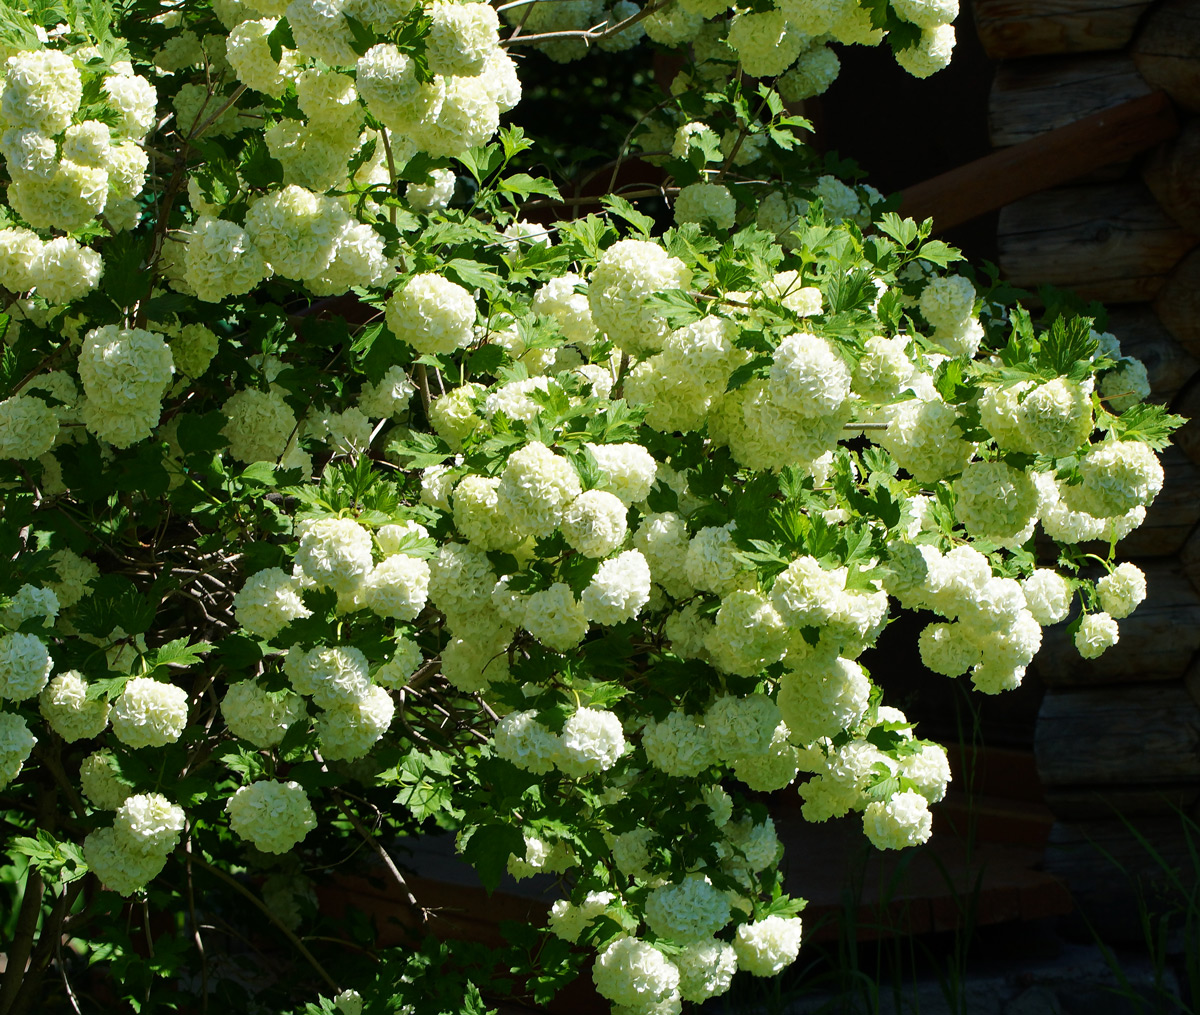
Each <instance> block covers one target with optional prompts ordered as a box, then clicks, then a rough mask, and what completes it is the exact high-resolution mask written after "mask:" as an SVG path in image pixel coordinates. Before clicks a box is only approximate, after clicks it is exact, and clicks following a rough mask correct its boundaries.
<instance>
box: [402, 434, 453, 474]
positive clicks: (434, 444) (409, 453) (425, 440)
mask: <svg viewBox="0 0 1200 1015" xmlns="http://www.w3.org/2000/svg"><path fill="white" fill-rule="evenodd" d="M390 450H391V451H392V452H393V453H394V454H395V455H396V457H397V459H398V460H399V464H400V466H401V467H402V468H405V469H427V468H429V466H431V465H441V464H442V462H444V461H445V460H446V459H447V458H453V457H454V450H453V449H452V448H451V447H450V445H449V444H447V443H446V442H445V441H444V440H442V439H441V438H440V437H437V436H435V435H434V434H431V433H421V432H420V431H418V430H414V431H412V432H410V433H409V435H408V438H407V439H406V440H398V441H394V442H393V443H392V445H391V447H390Z"/></svg>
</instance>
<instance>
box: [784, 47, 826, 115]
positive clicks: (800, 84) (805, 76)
mask: <svg viewBox="0 0 1200 1015" xmlns="http://www.w3.org/2000/svg"><path fill="white" fill-rule="evenodd" d="M841 69H842V64H841V61H840V60H839V59H838V56H837V54H836V53H835V52H834V51H833V50H832V49H830V48H829V47H828V46H826V45H824V44H819V45H816V46H811V47H809V48H808V49H805V50H803V51H801V53H800V55H799V56H798V57H797V58H796V62H795V64H794V65H793V66H792V68H791V70H789V71H788V72H787V73H786V74H784V75H783V76H782V77H781V78H780V79H779V81H778V83H777V85H776V87H777V88H778V89H779V94H780V95H782V96H783V98H784V99H785V100H786V101H787V102H802V101H803V100H804V99H811V98H813V97H814V96H817V95H823V94H824V93H825V92H827V91H828V90H829V86H830V85H831V84H833V82H834V81H835V80H836V79H837V76H838V73H839V72H840V71H841Z"/></svg>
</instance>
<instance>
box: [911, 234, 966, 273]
mask: <svg viewBox="0 0 1200 1015" xmlns="http://www.w3.org/2000/svg"><path fill="white" fill-rule="evenodd" d="M917 254H918V256H919V257H920V258H921V260H922V261H928V262H929V263H930V264H936V265H937V266H938V267H940V268H945V267H946V266H947V265H949V264H951V263H952V262H954V261H961V260H964V258H963V255H962V251H960V250H957V249H956V248H954V247H952V246H950V244H948V243H943V242H942V241H941V240H929V241H928V242H926V243H923V244H921V247H920V249H919V250H918V251H917Z"/></svg>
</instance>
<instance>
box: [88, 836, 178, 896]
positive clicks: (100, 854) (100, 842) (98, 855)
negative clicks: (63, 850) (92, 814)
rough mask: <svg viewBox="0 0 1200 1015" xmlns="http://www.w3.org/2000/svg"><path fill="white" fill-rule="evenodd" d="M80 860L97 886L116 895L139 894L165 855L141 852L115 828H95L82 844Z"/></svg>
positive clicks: (165, 858)
mask: <svg viewBox="0 0 1200 1015" xmlns="http://www.w3.org/2000/svg"><path fill="white" fill-rule="evenodd" d="M83 858H84V859H85V860H86V861H87V865H88V867H89V868H90V869H91V871H92V873H93V874H95V875H96V877H98V878H99V879H100V881H101V883H102V884H103V885H104V886H105V887H106V888H110V889H112V890H113V891H114V892H116V893H117V894H118V895H124V896H130V895H133V894H135V893H136V892H140V891H141V890H142V889H143V888H145V887H146V885H147V884H149V883H150V882H151V881H153V880H154V878H156V877H157V876H158V874H159V872H161V871H162V869H163V867H165V866H166V863H167V854H166V853H164V852H160V851H158V850H153V849H150V850H142V849H138V848H137V847H136V843H134V842H132V841H130V839H129V838H128V837H126V836H124V835H122V834H121V833H120V832H119V831H118V830H117V829H115V828H97V829H96V830H95V831H93V832H89V833H88V834H87V836H86V837H85V838H84V840H83Z"/></svg>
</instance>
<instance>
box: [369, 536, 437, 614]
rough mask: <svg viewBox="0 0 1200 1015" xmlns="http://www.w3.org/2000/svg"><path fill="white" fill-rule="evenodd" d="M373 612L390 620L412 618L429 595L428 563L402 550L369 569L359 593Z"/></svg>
mask: <svg viewBox="0 0 1200 1015" xmlns="http://www.w3.org/2000/svg"><path fill="white" fill-rule="evenodd" d="M359 595H360V597H361V599H362V601H363V603H364V604H366V606H367V607H368V608H369V609H370V610H371V611H372V612H374V613H376V614H378V615H379V616H381V617H390V618H392V619H394V620H416V618H417V616H418V615H419V614H420V612H421V611H422V610H423V609H424V608H425V602H426V600H427V599H428V597H429V565H428V564H427V563H426V562H425V561H423V560H421V559H419V558H417V557H408V556H406V555H404V554H402V553H398V554H395V555H393V556H391V557H387V558H385V559H384V560H383V561H381V562H380V563H378V564H376V565H375V567H373V568H372V569H371V572H370V573H369V574H368V575H367V576H366V578H365V579H364V581H363V585H362V589H361V591H360V593H359Z"/></svg>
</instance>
